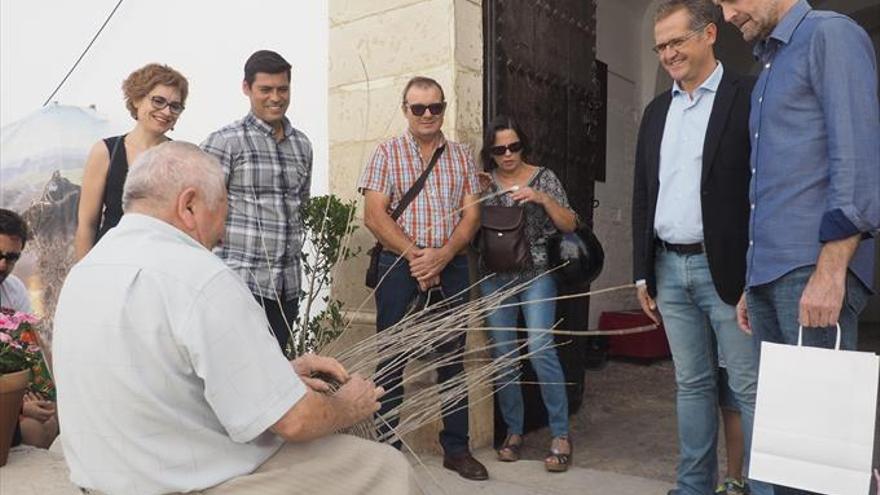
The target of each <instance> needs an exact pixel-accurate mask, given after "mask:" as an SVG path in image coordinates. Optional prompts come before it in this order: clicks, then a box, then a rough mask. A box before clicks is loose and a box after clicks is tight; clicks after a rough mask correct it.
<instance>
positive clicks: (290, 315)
mask: <svg viewBox="0 0 880 495" xmlns="http://www.w3.org/2000/svg"><path fill="white" fill-rule="evenodd" d="M257 300H258V301H259V302H260V305H261V306H263V309H264V310H265V311H266V319H268V320H269V326H270V327H272V333H274V334H275V338H276V339H278V345H279V346H281V350H282V351H284V350H285V347H286V346H287V341H288V340H289V339H290V329H291V328H293V327H294V325H295V324H296V318H297V315H298V314H299V300H298V299H290V300H288V301H283V302H282V303H281V304H280V305H279V304H278V301H276V300H275V299H268V298H265V297H258V298H257ZM285 319H286V320H287V322H286V323H285ZM288 325H289V326H288Z"/></svg>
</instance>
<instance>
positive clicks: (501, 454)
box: [498, 435, 522, 462]
mask: <svg viewBox="0 0 880 495" xmlns="http://www.w3.org/2000/svg"><path fill="white" fill-rule="evenodd" d="M514 436H516V437H519V442H517V443H513V441H512V440H513V437H514ZM521 448H522V436H521V435H507V438H505V439H504V443H503V444H501V448H500V449H498V460H499V461H501V462H516V461H518V460H519V455H520V454H519V450H520V449H521Z"/></svg>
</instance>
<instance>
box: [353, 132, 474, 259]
mask: <svg viewBox="0 0 880 495" xmlns="http://www.w3.org/2000/svg"><path fill="white" fill-rule="evenodd" d="M442 141H443V142H445V143H446V150H445V151H444V152H443V154H442V155H441V156H440V159H439V160H438V161H437V165H435V166H434V170H432V171H431V174H430V175H428V179H427V180H426V181H425V187H424V189H422V191H421V192H419V194H418V196H416V197H415V199H414V200H413V201H412V203H410V204H409V206H408V207H407V208H406V209H405V210H404V211H403V214H402V215H400V218H398V219H397V223H398V225H400V227H401V229H403V232H404V233H405V234H406V235H407V237H409V238H410V239H412V240H413V241H415V243H416V244H417V245H419V246H422V247H435V248H436V247H441V246H443V245H444V244H445V243H446V242H447V241H448V240H449V238H450V237H451V236H452V231H453V230H455V227H456V226H457V225H458V222H459V221H460V220H461V212H459V211H458V210H459V209H460V208H461V207H462V200H463V199H464V196H465V195H466V194H479V191H480V185H479V182H478V180H477V173H476V165H475V164H474V160H473V157H472V156H471V153H470V149H469V148H468V147H467V146H465V145H462V144H459V143H454V142H452V141H446V140H445V138H443V139H442ZM427 166H428V162H427V161H423V160H422V158H421V155H420V154H419V145H418V143H417V142H416V140H415V138H414V137H413V136H412V134H411V133H410V132H409V131H408V130H407V131H406V132H405V133H404V134H403V135H402V136H398V137H395V138H392V139H389V140H388V141H385V142H383V143H381V144H379V146H378V147H377V148H376V151H374V152H373V156H372V157H370V161H369V162H368V163H367V166H366V168H365V169H364V171H363V173H362V174H361V177H360V180H359V181H358V190H359V191H360V192H361V193H363V192H364V191H365V190H367V189H369V190H372V191H378V192H381V193H383V194H386V195H388V196H389V197H390V198H391V210H394V208H396V207H397V204H398V203H399V202H400V200H401V199H402V198H403V195H404V194H406V191H407V190H409V188H410V186H412V185H413V183H415V181H416V180H417V179H418V178H419V175H421V173H422V171H423V170H424V169H425V167H427Z"/></svg>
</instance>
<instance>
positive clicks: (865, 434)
mask: <svg viewBox="0 0 880 495" xmlns="http://www.w3.org/2000/svg"><path fill="white" fill-rule="evenodd" d="M808 331H809V330H808ZM800 332H801V333H802V332H803V329H801V330H800ZM839 349H840V327H839V326H838V331H837V345H836V346H835V349H821V348H816V347H803V346H801V335H799V336H798V345H797V346H792V345H783V344H774V343H770V342H764V343H762V344H761V367H760V372H759V376H758V397H757V401H756V404H755V423H754V432H753V435H752V452H751V462H750V467H749V477H750V478H753V479H757V480H761V481H767V482H771V483H775V484H778V485H784V486H790V487H793V488H800V489H803V490H809V491H813V492H818V493H826V494H834V495H865V494H866V493H868V490H869V489H870V483H871V477H872V476H871V456H872V454H873V443H874V421H875V418H876V408H877V382H878V375H880V357H878V356H877V355H875V354H872V353H869V352H855V351H841V350H839Z"/></svg>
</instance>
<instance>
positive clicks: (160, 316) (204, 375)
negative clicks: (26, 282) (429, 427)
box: [54, 142, 418, 494]
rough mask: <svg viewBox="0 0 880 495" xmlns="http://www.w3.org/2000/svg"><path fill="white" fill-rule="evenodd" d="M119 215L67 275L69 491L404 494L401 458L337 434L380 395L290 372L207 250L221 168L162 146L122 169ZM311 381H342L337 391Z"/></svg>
mask: <svg viewBox="0 0 880 495" xmlns="http://www.w3.org/2000/svg"><path fill="white" fill-rule="evenodd" d="M123 209H124V211H125V215H124V217H123V218H122V221H121V222H120V224H119V226H118V227H117V228H115V229H114V230H113V231H112V232H110V233H109V234H107V236H105V237H104V238H103V239H102V240H101V242H99V243H98V244H97V246H95V248H94V249H92V250H91V251H90V252H89V254H88V255H87V256H86V257H85V258H83V259H82V260H81V261H80V262H79V263H78V264H77V265H76V266H75V267H74V268H73V269H72V270H71V271H70V274H69V275H68V277H67V280H66V281H65V283H64V287H63V288H62V290H61V295H60V296H59V301H58V308H57V311H56V314H55V344H54V363H55V374H56V382H57V385H58V403H59V411H60V420H61V431H62V432H63V433H62V444H63V447H64V453H65V458H66V461H67V464H68V466H69V467H70V475H71V480H72V481H73V482H74V483H75V484H77V485H78V486H80V487H83V488H86V489H89V490H95V491H100V492H105V493H125V494H154V493H167V492H189V491H196V490H205V492H204V493H212V494H213V493H223V494H227V493H229V494H233V493H277V494H281V493H322V494H331V493H339V494H343V493H345V494H349V493H382V494H387V493H413V492H417V491H418V489H417V487H416V485H414V479H413V474H412V470H411V468H410V467H409V465H408V463H407V462H406V459H405V458H404V457H403V456H402V455H401V454H400V453H399V452H397V451H396V450H394V449H392V448H390V447H387V446H384V445H380V444H378V443H374V442H369V441H366V440H361V439H357V438H355V437H352V436H348V435H334V434H333V433H334V432H335V431H338V430H339V429H342V428H345V427H348V426H351V425H354V424H356V423H358V422H360V421H363V420H365V419H368V418H370V417H371V415H372V414H373V413H374V412H375V411H376V410H378V408H379V402H378V399H379V398H380V397H381V395H382V394H383V393H384V391H383V390H382V389H381V387H376V386H375V385H374V384H373V383H371V382H370V381H369V380H366V379H364V378H362V377H360V376H357V375H351V376H349V374H348V373H347V372H346V370H345V369H344V368H343V367H342V365H340V364H339V363H338V362H337V361H335V360H333V359H331V358H326V357H319V356H315V355H307V356H302V357H300V358H298V359H296V360H294V361H293V362H288V361H287V360H286V359H285V358H284V356H283V355H282V353H281V351H280V350H279V349H278V344H277V343H276V341H275V339H274V337H273V336H272V334H271V333H270V331H269V328H268V326H267V321H266V317H265V314H264V312H263V310H262V308H260V306H259V305H258V304H257V303H256V302H255V300H254V298H253V297H252V296H251V294H250V292H249V291H248V289H247V287H246V286H245V285H244V283H243V282H242V281H241V279H240V278H239V277H238V276H237V275H236V274H235V273H233V272H232V271H230V270H229V268H228V267H226V265H224V263H223V262H222V261H221V260H220V259H219V258H217V257H216V256H214V255H213V254H212V253H211V251H210V250H211V248H213V247H214V246H216V245H217V243H218V242H219V241H220V240H221V239H222V237H223V229H224V223H225V219H226V209H227V205H226V190H225V184H224V178H223V172H222V170H221V169H220V166H219V164H218V163H217V161H216V159H214V158H212V157H211V156H209V155H207V154H206V153H204V152H202V151H201V150H199V148H198V147H196V146H194V145H191V144H188V143H182V142H169V143H165V144H162V145H160V146H157V147H155V148H152V149H151V150H149V151H146V152H144V153H143V154H142V155H141V156H140V157H139V158H138V160H137V161H136V162H135V163H134V165H133V166H132V167H131V170H130V171H129V175H128V179H127V181H126V184H125V189H124V193H123ZM315 372H321V373H325V374H329V375H331V376H332V377H333V378H334V379H335V380H337V381H339V382H340V383H342V386H341V388H339V390H338V391H336V392H335V393H333V394H332V395H330V394H326V393H322V392H326V391H327V387H328V385H327V384H326V383H325V382H323V381H321V380H317V379H314V378H310V376H312V375H313V374H314V373H315Z"/></svg>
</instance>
